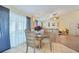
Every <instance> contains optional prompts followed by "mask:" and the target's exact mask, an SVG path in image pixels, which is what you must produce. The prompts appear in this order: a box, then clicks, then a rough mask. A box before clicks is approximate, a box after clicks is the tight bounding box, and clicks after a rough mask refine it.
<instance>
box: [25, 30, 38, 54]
mask: <svg viewBox="0 0 79 59" xmlns="http://www.w3.org/2000/svg"><path fill="white" fill-rule="evenodd" d="M25 36H26V45H27V48H26V53H27V52H28V47H32V48H33V49H34V50H33V52H34V53H35V49H36V46H37V45H36V42H35V40H36V38H35V36H36V35H35V33H34V32H33V31H30V30H25Z"/></svg>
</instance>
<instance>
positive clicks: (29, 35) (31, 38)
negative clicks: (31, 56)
mask: <svg viewBox="0 0 79 59" xmlns="http://www.w3.org/2000/svg"><path fill="white" fill-rule="evenodd" d="M25 36H26V42H29V41H34V40H35V36H36V35H35V33H34V32H33V31H30V30H25Z"/></svg>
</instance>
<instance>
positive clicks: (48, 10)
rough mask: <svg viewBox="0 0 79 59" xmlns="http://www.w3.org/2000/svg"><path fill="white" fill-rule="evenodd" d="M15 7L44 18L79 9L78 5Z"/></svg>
mask: <svg viewBox="0 0 79 59" xmlns="http://www.w3.org/2000/svg"><path fill="white" fill-rule="evenodd" d="M13 7H15V8H17V9H18V10H21V11H22V12H24V13H27V14H28V13H29V14H31V15H35V16H44V15H48V14H52V13H53V12H57V13H58V14H59V15H62V14H66V13H68V12H71V11H73V10H78V9H79V6H78V5H13Z"/></svg>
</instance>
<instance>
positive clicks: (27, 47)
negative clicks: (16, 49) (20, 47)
mask: <svg viewBox="0 0 79 59" xmlns="http://www.w3.org/2000/svg"><path fill="white" fill-rule="evenodd" d="M26 46H27V47H26V53H28V44H27V45H26Z"/></svg>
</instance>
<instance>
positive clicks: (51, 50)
mask: <svg viewBox="0 0 79 59" xmlns="http://www.w3.org/2000/svg"><path fill="white" fill-rule="evenodd" d="M50 51H51V52H52V42H51V41H50Z"/></svg>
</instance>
